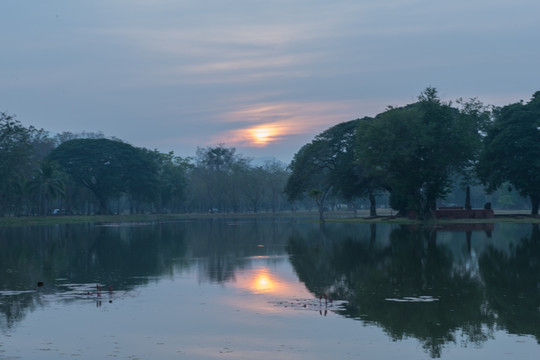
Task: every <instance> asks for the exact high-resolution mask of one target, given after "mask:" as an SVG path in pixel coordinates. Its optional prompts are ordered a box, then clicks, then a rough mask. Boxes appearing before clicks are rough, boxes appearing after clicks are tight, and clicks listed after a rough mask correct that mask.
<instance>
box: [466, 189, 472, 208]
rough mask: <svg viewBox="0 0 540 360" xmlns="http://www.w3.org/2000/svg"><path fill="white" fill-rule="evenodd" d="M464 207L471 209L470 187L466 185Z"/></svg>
mask: <svg viewBox="0 0 540 360" xmlns="http://www.w3.org/2000/svg"><path fill="white" fill-rule="evenodd" d="M465 209H467V210H471V209H472V206H471V187H470V186H467V189H466V193H465Z"/></svg>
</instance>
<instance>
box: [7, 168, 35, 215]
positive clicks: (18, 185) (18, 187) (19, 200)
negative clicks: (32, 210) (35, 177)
mask: <svg viewBox="0 0 540 360" xmlns="http://www.w3.org/2000/svg"><path fill="white" fill-rule="evenodd" d="M31 188H32V184H31V182H29V181H28V180H27V179H26V178H25V177H24V176H20V175H19V176H16V177H15V178H14V179H13V180H12V181H11V182H10V189H11V192H12V196H13V205H14V213H15V216H21V215H26V216H28V213H29V207H28V200H29V197H30V194H31V190H32V189H31Z"/></svg>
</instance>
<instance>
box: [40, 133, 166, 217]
mask: <svg viewBox="0 0 540 360" xmlns="http://www.w3.org/2000/svg"><path fill="white" fill-rule="evenodd" d="M49 159H51V160H53V161H56V162H58V164H59V165H60V167H61V168H62V170H63V171H64V172H66V173H67V174H68V175H70V176H71V177H72V178H73V180H74V181H75V182H76V183H78V184H79V185H82V186H83V187H86V188H88V189H89V190H90V191H91V192H92V193H93V194H94V195H95V197H96V199H97V200H98V213H108V212H109V211H108V208H107V203H108V201H109V200H111V199H114V198H116V197H118V196H120V195H121V194H122V193H125V194H129V195H130V196H132V197H136V198H138V199H142V198H144V199H146V200H148V199H152V198H153V197H154V195H155V194H156V190H157V179H156V174H157V169H156V164H155V162H154V161H153V160H152V157H151V156H149V154H148V152H147V151H143V149H139V148H136V147H133V146H131V145H129V144H126V143H123V142H120V141H115V140H109V139H75V140H69V141H66V142H64V143H62V144H61V145H60V146H58V147H57V148H56V149H55V150H53V151H52V152H51V154H50V155H49Z"/></svg>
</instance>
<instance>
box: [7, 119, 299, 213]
mask: <svg viewBox="0 0 540 360" xmlns="http://www.w3.org/2000/svg"><path fill="white" fill-rule="evenodd" d="M288 176H289V171H288V170H287V167H286V164H283V163H281V162H279V161H267V162H265V163H264V164H262V165H256V164H253V161H252V160H251V159H249V158H247V157H244V156H242V155H241V154H238V153H237V152H236V150H235V149H234V148H226V147H225V146H223V145H219V146H216V147H205V148H199V149H198V150H197V153H196V155H195V157H193V158H182V157H179V156H175V155H174V153H172V152H170V153H161V152H158V151H157V150H148V149H144V148H137V147H134V146H132V145H130V144H127V143H125V142H123V141H121V140H119V139H117V138H112V139H108V138H106V137H105V136H104V135H103V134H102V133H80V134H74V133H69V132H64V133H61V134H58V135H54V136H52V135H51V134H49V133H48V132H46V131H45V130H42V129H36V128H35V127H33V126H30V127H25V126H23V125H22V124H21V123H20V122H19V121H18V120H17V119H16V118H15V117H14V116H12V115H8V114H6V113H0V197H1V203H0V215H1V216H43V215H63V214H75V215H83V214H117V213H118V214H126V213H131V214H133V213H184V212H205V213H206V212H250V211H251V212H259V211H269V212H272V211H283V210H286V209H290V203H289V202H288V201H287V198H286V196H285V194H284V193H283V188H284V186H285V182H286V181H287V178H288Z"/></svg>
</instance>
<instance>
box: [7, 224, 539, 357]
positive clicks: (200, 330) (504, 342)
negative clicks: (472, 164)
mask: <svg viewBox="0 0 540 360" xmlns="http://www.w3.org/2000/svg"><path fill="white" fill-rule="evenodd" d="M383 231H384V229H383ZM381 232H382V231H379V233H381ZM450 235H451V234H448V235H446V234H444V235H443V236H441V237H440V238H439V240H438V241H439V244H445V246H448V249H449V251H451V252H452V253H453V254H454V256H455V257H456V258H457V259H458V262H459V261H461V260H459V259H461V258H463V259H466V258H467V256H466V255H467V253H466V252H464V251H463V249H464V247H466V241H465V237H464V235H463V236H462V237H461V238H459V239H458V238H456V237H453V238H452V237H451V236H450ZM386 241H387V240H386ZM492 242H493V240H491V239H487V238H485V236H483V234H482V233H474V234H473V236H472V250H473V251H474V252H480V251H481V249H482V247H485V246H488V245H489V244H490V243H492ZM383 244H386V243H384V242H382V241H381V242H378V243H377V244H376V245H377V246H382V245H383ZM501 246H504V247H506V246H509V245H508V244H507V243H505V244H504V245H501ZM181 260H182V259H177V258H175V259H173V260H172V261H173V263H174V264H178V266H173V270H172V271H171V272H166V273H164V274H163V275H152V276H148V277H144V276H139V277H141V278H142V277H144V278H145V279H146V280H148V282H143V284H144V285H138V286H134V287H133V288H129V289H127V290H124V289H122V290H120V289H119V290H116V289H115V290H114V291H113V292H112V294H109V293H108V292H106V291H105V290H104V292H103V295H102V297H101V300H102V302H100V301H99V299H98V298H97V296H96V295H95V291H94V288H95V283H92V284H71V283H68V280H67V279H66V280H65V281H62V284H56V288H46V289H38V293H39V292H41V293H39V294H36V295H40V296H36V299H39V301H36V303H35V304H33V305H32V306H30V310H29V311H28V312H27V313H26V315H25V316H24V318H23V319H21V320H20V321H19V322H18V323H17V324H16V326H14V327H12V328H10V329H2V331H3V333H1V335H0V336H1V337H0V360H7V359H55V360H56V359H62V358H79V359H106V358H121V359H205V360H206V359H208V360H210V359H263V360H264V359H272V360H274V359H286V360H288V359H299V360H304V359H306V360H307V359H310V360H313V359H359V358H367V359H396V358H403V359H418V358H421V359H427V358H428V357H429V355H428V354H427V353H426V352H425V350H424V349H423V348H422V346H421V344H419V341H418V340H417V339H415V338H406V337H405V338H404V339H401V340H400V341H393V340H392V339H391V338H390V337H389V336H388V334H386V333H385V332H384V331H383V330H381V328H379V327H378V326H375V325H373V324H372V323H367V322H362V321H358V320H352V319H349V318H346V317H343V316H341V315H337V314H336V313H334V312H332V311H328V313H327V314H326V316H324V314H325V313H323V312H322V311H321V312H320V311H319V310H321V309H323V310H324V307H323V306H324V303H322V304H321V303H320V302H319V300H318V299H317V298H316V296H315V295H314V294H312V293H310V292H309V291H308V290H307V289H306V286H305V285H304V283H302V282H300V281H299V280H298V276H297V274H296V272H295V269H293V267H292V265H291V263H290V261H289V256H288V255H283V254H280V255H274V254H272V255H264V256H262V255H261V256H252V257H245V258H240V259H233V260H239V261H240V262H239V263H240V264H241V266H239V267H236V268H233V269H231V270H230V271H233V272H234V273H233V274H232V276H230V277H227V278H226V280H225V281H223V282H217V281H213V280H210V281H208V278H207V274H205V273H203V271H204V269H208V268H207V267H205V266H203V265H205V264H206V265H207V261H208V259H207V258H200V257H197V258H189V259H188V260H187V261H185V262H182V261H181ZM184 260H185V259H184ZM201 264H203V265H201ZM227 269H228V271H229V268H227ZM201 279H202V280H201ZM57 280H60V279H57ZM104 285H105V284H104ZM45 287H47V286H45ZM93 291H94V293H93V294H91V295H87V294H86V293H87V292H93ZM26 295H29V293H28V291H18V292H17V291H12V290H5V291H3V292H0V307H1V306H2V301H3V300H5V297H6V296H9V297H10V298H12V299H17V297H19V296H26ZM411 295H412V294H411ZM425 295H429V294H418V296H417V297H414V298H413V297H409V296H402V297H396V298H393V297H391V298H388V299H387V301H388V302H391V303H392V304H394V303H395V304H396V306H401V305H405V306H407V304H410V303H411V302H414V303H415V305H419V306H422V305H423V304H424V303H426V304H430V303H431V304H432V305H433V304H435V305H437V304H438V303H440V301H439V300H438V299H434V298H432V297H428V296H425ZM1 296H4V299H3V298H2V297H1ZM109 299H111V300H112V302H109ZM70 300H71V301H70ZM337 300H339V299H337ZM281 304H294V305H296V306H281ZM302 305H307V306H306V307H303V306H302ZM306 310H307V311H306ZM310 310H315V311H310ZM321 315H323V316H321ZM458 331H459V330H458ZM493 336H494V340H493V341H491V340H490V341H486V342H482V343H481V345H476V344H465V345H464V344H463V343H462V342H461V339H460V338H459V337H458V338H457V339H456V341H455V342H447V343H445V344H444V349H443V351H442V358H443V359H469V358H489V359H496V360H497V359H537V358H538V354H539V346H538V343H537V342H536V340H535V339H534V338H533V337H532V336H516V335H509V334H507V333H504V332H502V331H495V332H494V334H493Z"/></svg>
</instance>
